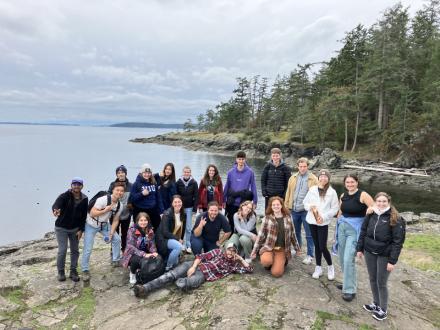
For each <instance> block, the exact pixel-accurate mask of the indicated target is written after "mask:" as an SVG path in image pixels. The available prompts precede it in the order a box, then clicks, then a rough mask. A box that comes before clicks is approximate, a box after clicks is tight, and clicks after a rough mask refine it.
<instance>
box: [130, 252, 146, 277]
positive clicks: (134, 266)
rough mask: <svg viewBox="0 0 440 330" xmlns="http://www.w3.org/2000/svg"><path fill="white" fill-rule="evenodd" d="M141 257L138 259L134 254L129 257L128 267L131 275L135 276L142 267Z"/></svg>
mask: <svg viewBox="0 0 440 330" xmlns="http://www.w3.org/2000/svg"><path fill="white" fill-rule="evenodd" d="M142 259H143V258H142V257H139V256H138V255H136V254H133V255H132V256H131V258H130V262H129V265H130V272H131V273H132V274H136V272H137V270H138V269H141V266H142Z"/></svg>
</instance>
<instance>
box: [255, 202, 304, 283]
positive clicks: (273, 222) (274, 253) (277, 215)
mask: <svg viewBox="0 0 440 330" xmlns="http://www.w3.org/2000/svg"><path fill="white" fill-rule="evenodd" d="M291 244H292V245H293V247H294V248H295V250H296V251H297V252H296V254H297V255H299V254H300V251H301V250H300V247H299V245H298V241H297V240H296V235H295V229H294V227H293V223H292V218H291V216H290V212H289V211H288V210H287V209H286V208H285V207H284V206H283V200H282V198H281V197H277V196H275V197H271V198H270V199H269V202H268V207H267V209H266V216H265V217H264V219H263V223H262V225H261V228H260V231H259V233H258V237H257V241H256V242H255V245H254V249H253V250H252V254H251V259H255V258H256V256H257V253H259V254H260V261H261V265H262V266H263V267H265V268H266V269H270V272H271V274H272V276H274V277H281V276H283V274H284V267H285V266H286V265H287V262H288V260H289V259H290V258H291V257H292V255H291V251H290V245H291Z"/></svg>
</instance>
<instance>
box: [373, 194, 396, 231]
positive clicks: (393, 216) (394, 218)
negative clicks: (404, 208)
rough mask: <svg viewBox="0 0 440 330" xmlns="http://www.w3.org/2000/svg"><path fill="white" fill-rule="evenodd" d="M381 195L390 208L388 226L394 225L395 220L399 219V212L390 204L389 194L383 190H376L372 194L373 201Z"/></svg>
mask: <svg viewBox="0 0 440 330" xmlns="http://www.w3.org/2000/svg"><path fill="white" fill-rule="evenodd" d="M381 196H383V197H385V198H386V199H387V200H388V203H389V204H390V210H391V217H390V226H395V225H396V224H397V220H398V219H399V212H398V211H397V209H396V208H395V207H394V206H393V205H391V196H390V195H388V194H387V193H386V192H383V191H381V192H378V193H377V194H376V195H375V196H374V201H376V199H378V198H379V197H381Z"/></svg>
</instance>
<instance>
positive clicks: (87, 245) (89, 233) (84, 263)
mask: <svg viewBox="0 0 440 330" xmlns="http://www.w3.org/2000/svg"><path fill="white" fill-rule="evenodd" d="M110 229H111V227H110V224H109V223H108V222H107V223H103V224H102V227H101V225H99V226H98V227H97V228H95V227H93V226H91V225H89V224H88V223H87V222H86V227H85V230H84V247H83V255H82V259H81V270H82V271H86V270H87V271H88V270H89V260H90V255H91V254H92V249H93V243H94V242H95V235H96V233H98V232H100V233H101V234H102V236H109V234H110ZM111 243H112V261H119V259H120V257H121V238H120V237H119V235H118V233H117V232H115V233H114V234H113V237H112V241H111Z"/></svg>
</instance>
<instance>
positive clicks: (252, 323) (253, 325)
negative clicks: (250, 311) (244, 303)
mask: <svg viewBox="0 0 440 330" xmlns="http://www.w3.org/2000/svg"><path fill="white" fill-rule="evenodd" d="M247 329H248V330H268V329H269V327H268V326H267V325H265V324H264V322H263V316H262V315H261V314H260V313H256V314H255V315H254V316H252V317H251V319H250V320H249V326H248V328H247Z"/></svg>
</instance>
